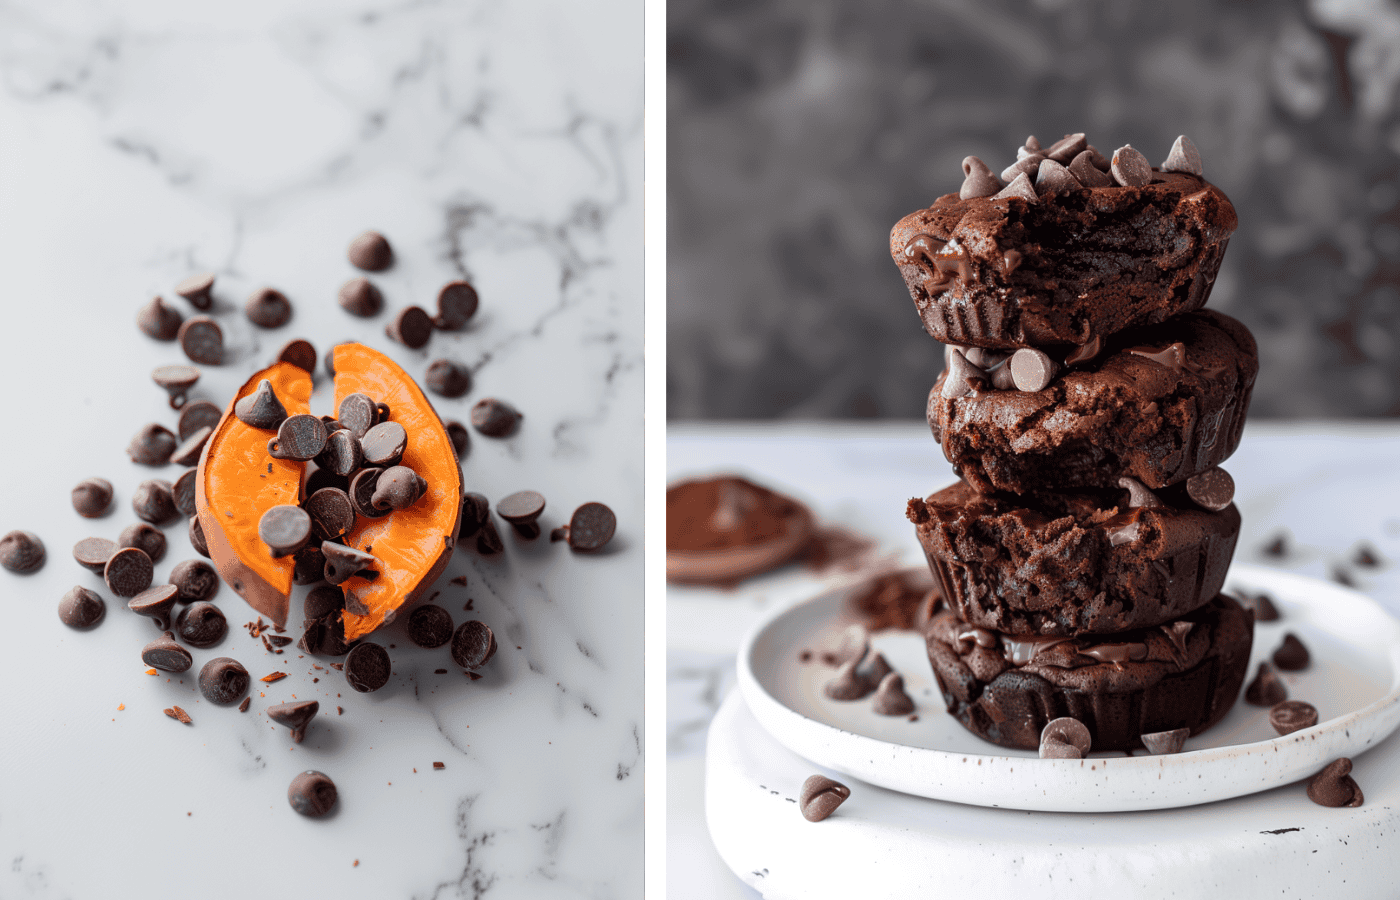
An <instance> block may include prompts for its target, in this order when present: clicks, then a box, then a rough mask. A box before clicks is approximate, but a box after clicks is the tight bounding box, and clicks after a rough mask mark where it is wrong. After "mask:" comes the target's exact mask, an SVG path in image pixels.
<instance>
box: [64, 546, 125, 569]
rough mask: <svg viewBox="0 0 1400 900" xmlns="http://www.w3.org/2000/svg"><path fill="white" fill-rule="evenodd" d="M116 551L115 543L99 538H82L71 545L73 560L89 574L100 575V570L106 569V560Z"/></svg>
mask: <svg viewBox="0 0 1400 900" xmlns="http://www.w3.org/2000/svg"><path fill="white" fill-rule="evenodd" d="M118 549H120V548H118V547H117V544H116V541H109V540H107V539H106V538H100V537H90V538H83V539H82V540H81V541H78V543H76V544H74V545H73V559H74V560H76V561H77V563H78V565H80V566H82V567H83V568H84V569H87V570H88V571H89V572H96V573H97V574H98V575H101V574H102V570H103V569H105V568H107V560H109V559H111V558H112V554H113V553H116V552H117V550H118Z"/></svg>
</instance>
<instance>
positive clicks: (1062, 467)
mask: <svg viewBox="0 0 1400 900" xmlns="http://www.w3.org/2000/svg"><path fill="white" fill-rule="evenodd" d="M1035 352H1036V351H1031V350H1025V351H1021V353H1022V354H1023V355H1024V354H1034V353H1035ZM971 355H972V357H973V358H974V359H975V360H978V361H980V362H982V363H983V364H984V365H987V366H988V368H993V364H994V363H996V362H997V361H998V360H997V359H996V357H997V356H998V354H990V355H988V353H987V352H986V351H974V352H972V353H971ZM950 356H951V357H952V362H953V365H951V366H950V367H949V368H948V369H946V370H945V371H944V373H943V375H942V376H941V377H940V378H939V380H938V382H937V383H936V384H935V385H934V388H933V391H932V393H931V394H930V395H929V409H928V416H929V426H930V427H931V428H932V429H933V434H934V437H935V439H937V440H939V441H940V442H941V443H942V444H943V453H944V455H945V456H947V458H948V460H949V461H950V462H952V464H953V468H954V469H956V470H957V472H958V474H959V475H960V476H961V477H962V478H964V479H966V480H967V482H968V483H969V484H971V485H972V486H973V487H975V488H976V489H977V490H979V491H982V492H990V491H1011V492H1013V493H1018V494H1019V493H1027V492H1030V491H1036V490H1042V489H1044V488H1045V487H1047V486H1049V485H1054V486H1055V489H1056V490H1073V489H1076V488H1107V487H1116V486H1117V484H1118V479H1119V478H1121V477H1122V476H1124V475H1127V476H1130V477H1132V478H1136V479H1137V480H1139V481H1141V482H1142V483H1143V484H1146V485H1147V486H1148V487H1152V488H1160V487H1163V486H1165V485H1169V484H1173V483H1175V482H1178V481H1183V480H1185V479H1187V478H1189V477H1191V476H1192V475H1196V474H1198V473H1201V472H1204V471H1206V470H1207V469H1210V468H1213V467H1214V466H1217V465H1219V464H1220V463H1221V462H1222V461H1224V460H1225V459H1226V457H1228V456H1229V455H1230V454H1231V453H1233V452H1234V451H1235V448H1236V447H1237V446H1238V445H1239V440H1240V432H1241V431H1242V430H1243V428H1244V419H1245V411H1246V409H1247V408H1248V406H1249V398H1250V394H1251V392H1252V391H1253V389H1254V378H1255V376H1256V375H1257V374H1258V371H1259V353H1258V349H1257V348H1256V346H1255V343H1254V338H1253V337H1252V336H1251V335H1250V333H1249V331H1248V330H1247V329H1246V328H1245V327H1244V326H1243V325H1241V324H1240V323H1239V322H1237V321H1235V320H1234V319H1232V318H1230V317H1229V316H1226V315H1222V314H1221V313H1218V312H1215V311H1213V310H1201V311H1199V312H1194V313H1188V314H1186V315H1182V316H1176V317H1174V318H1172V319H1169V320H1167V321H1165V322H1161V323H1158V324H1155V325H1146V326H1141V327H1138V328H1133V329H1129V330H1127V331H1122V332H1119V333H1118V334H1115V335H1114V336H1113V337H1112V338H1109V339H1108V340H1106V341H1104V342H1103V348H1102V352H1101V353H1099V355H1097V356H1096V357H1094V358H1092V359H1089V360H1088V361H1076V358H1075V357H1074V356H1071V357H1069V358H1068V360H1067V361H1066V360H1061V361H1058V362H1057V361H1056V360H1054V359H1050V360H1048V363H1049V365H1050V370H1051V371H1054V370H1056V369H1061V370H1062V371H1060V372H1059V374H1056V375H1055V376H1054V377H1052V378H1050V379H1049V384H1048V385H1046V386H1045V387H1044V388H1043V389H1042V390H1035V391H1029V390H1017V389H1015V388H1014V386H1011V387H1009V389H1006V390H998V389H996V388H995V387H994V386H993V381H994V380H995V381H998V382H1000V383H1005V382H1004V380H1003V379H1001V378H999V377H998V376H997V374H996V372H995V371H992V372H988V371H987V370H985V369H983V368H981V367H980V366H977V365H975V364H973V363H972V362H968V361H967V357H965V356H962V354H961V352H960V351H953V352H952V353H951V354H950ZM1015 361H1016V359H1015V357H1013V358H1012V359H1011V362H1015ZM1005 365H1008V363H1007V362H1001V363H1000V366H1005ZM997 368H999V366H998V367H997Z"/></svg>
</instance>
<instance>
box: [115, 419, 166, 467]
mask: <svg viewBox="0 0 1400 900" xmlns="http://www.w3.org/2000/svg"><path fill="white" fill-rule="evenodd" d="M175 445H176V441H175V435H174V434H173V433H172V432H171V431H170V429H169V428H166V427H165V426H164V425H157V424H156V423H155V422H152V423H150V424H149V425H144V426H142V428H141V430H140V431H138V432H136V435H135V436H134V437H133V438H132V439H131V443H130V444H128V445H127V448H126V454H127V456H130V457H131V461H132V462H134V463H140V464H141V465H143V466H163V465H165V464H166V463H168V462H170V454H172V453H174V452H175Z"/></svg>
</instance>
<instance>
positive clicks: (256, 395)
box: [233, 378, 287, 431]
mask: <svg viewBox="0 0 1400 900" xmlns="http://www.w3.org/2000/svg"><path fill="white" fill-rule="evenodd" d="M233 414H234V415H235V416H237V417H238V421H240V422H242V423H243V424H244V425H247V426H248V427H249V428H259V429H262V430H264V431H268V430H271V429H274V428H277V427H279V426H280V425H281V424H282V423H283V422H285V421H286V420H287V408H286V407H285V406H283V405H282V401H281V400H279V399H278V398H277V392H276V391H275V390H273V388H272V382H271V381H269V380H267V379H266V378H264V379H262V380H261V381H259V382H258V386H257V389H256V390H254V391H253V393H251V394H249V395H248V396H246V397H243V398H241V399H239V400H238V402H236V403H234V404H233Z"/></svg>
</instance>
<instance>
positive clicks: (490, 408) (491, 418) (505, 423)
mask: <svg viewBox="0 0 1400 900" xmlns="http://www.w3.org/2000/svg"><path fill="white" fill-rule="evenodd" d="M522 418H524V416H522V415H521V414H520V413H519V411H517V410H516V408H515V407H513V406H511V405H510V404H509V403H507V402H505V401H504V400H497V399H495V398H493V397H487V398H486V399H485V400H478V401H477V402H476V405H475V406H473V407H472V427H473V428H475V429H476V430H477V431H479V432H481V433H482V434H484V435H486V436H487V437H506V436H508V435H510V434H512V433H513V432H514V431H515V428H516V426H517V425H518V424H519V423H520V420H521V419H522Z"/></svg>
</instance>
